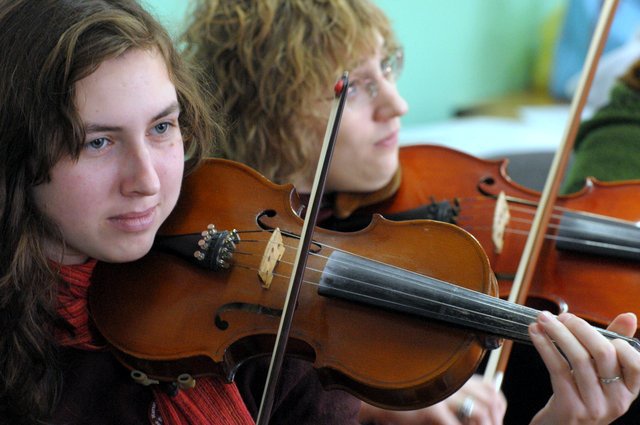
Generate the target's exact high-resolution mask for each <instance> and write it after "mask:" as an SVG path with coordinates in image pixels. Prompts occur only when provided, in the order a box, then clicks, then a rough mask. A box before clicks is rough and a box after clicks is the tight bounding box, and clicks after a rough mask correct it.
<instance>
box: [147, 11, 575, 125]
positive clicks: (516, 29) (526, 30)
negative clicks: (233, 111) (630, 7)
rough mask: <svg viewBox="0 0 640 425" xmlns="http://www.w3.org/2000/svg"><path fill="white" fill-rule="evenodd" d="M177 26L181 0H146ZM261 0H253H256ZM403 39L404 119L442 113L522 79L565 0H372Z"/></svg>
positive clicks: (521, 84) (517, 85)
mask: <svg viewBox="0 0 640 425" xmlns="http://www.w3.org/2000/svg"><path fill="white" fill-rule="evenodd" d="M146 1H147V5H148V7H149V8H150V9H151V10H153V11H155V13H156V15H157V16H158V18H159V19H160V20H161V21H162V22H163V23H164V24H165V25H166V26H167V28H169V29H170V30H171V32H173V33H174V34H177V33H178V31H179V28H180V25H181V24H182V20H183V17H184V16H185V13H186V10H187V7H188V2H187V1H185V0H146ZM256 1H260V0H256ZM375 1H376V3H377V4H378V5H379V6H380V7H381V8H382V9H383V10H384V11H385V12H386V13H387V15H388V16H389V17H390V18H391V20H392V23H393V26H394V29H395V30H396V32H397V34H398V38H399V39H400V40H401V41H402V43H403V44H404V46H405V54H406V62H405V63H406V65H405V71H404V74H403V76H402V78H401V79H400V81H399V82H398V85H399V89H400V92H401V93H402V94H403V95H404V97H405V98H406V99H407V101H408V103H409V108H410V110H409V113H408V114H407V115H406V116H405V117H404V119H403V123H404V124H405V125H417V124H420V123H425V122H432V121H437V120H441V119H445V118H448V117H450V116H451V115H452V113H453V112H454V111H455V110H456V109H459V108H464V107H468V106H471V105H473V104H476V103H478V102H481V101H483V100H487V99H491V98H495V97H499V96H501V95H504V94H506V93H509V92H514V91H518V90H522V89H524V88H526V87H527V86H529V84H530V81H531V79H532V70H533V67H534V63H535V61H536V57H537V53H538V50H539V44H540V39H541V35H540V28H541V25H542V23H543V22H544V21H545V20H546V19H548V17H549V15H550V13H551V12H552V11H554V10H555V9H556V8H557V7H559V6H560V5H561V4H563V3H564V0H375Z"/></svg>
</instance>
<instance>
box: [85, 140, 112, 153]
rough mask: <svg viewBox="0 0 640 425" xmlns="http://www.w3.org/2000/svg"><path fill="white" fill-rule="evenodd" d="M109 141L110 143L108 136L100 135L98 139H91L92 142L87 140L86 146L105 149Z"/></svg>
mask: <svg viewBox="0 0 640 425" xmlns="http://www.w3.org/2000/svg"><path fill="white" fill-rule="evenodd" d="M108 143H109V140H108V139H107V138H105V137H100V138H98V139H94V140H91V141H90V142H87V143H86V146H87V147H88V148H91V149H96V150H100V149H104V148H105V147H106V146H107V144H108Z"/></svg>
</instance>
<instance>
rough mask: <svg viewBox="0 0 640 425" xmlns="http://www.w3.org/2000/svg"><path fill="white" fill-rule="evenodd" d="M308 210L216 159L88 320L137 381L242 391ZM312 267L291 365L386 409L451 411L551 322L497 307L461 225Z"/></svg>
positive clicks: (100, 284)
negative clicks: (484, 367)
mask: <svg viewBox="0 0 640 425" xmlns="http://www.w3.org/2000/svg"><path fill="white" fill-rule="evenodd" d="M301 209H302V206H301V205H300V203H299V200H298V198H297V195H296V193H295V191H294V190H293V188H292V186H290V185H286V186H280V185H276V184H274V183H272V182H270V181H268V180H267V179H266V178H264V177H262V176H261V175H260V174H258V173H257V172H256V171H254V170H252V169H250V168H249V167H246V166H244V165H241V164H238V163H235V162H232V161H228V160H221V159H209V160H207V161H206V162H205V163H204V164H203V166H201V167H200V168H199V169H198V170H197V171H196V172H195V173H193V174H191V175H190V176H189V177H188V178H187V179H186V180H185V183H184V187H183V190H182V193H181V196H180V199H179V201H178V205H177V206H176V208H175V210H174V211H173V212H172V214H171V216H170V217H169V219H168V220H167V221H166V222H165V224H164V225H163V226H162V227H161V229H160V232H159V234H158V238H157V243H156V245H155V248H154V249H153V250H152V251H151V253H149V254H148V255H147V256H145V257H144V258H142V259H141V260H139V261H136V262H133V263H127V264H106V263H99V264H98V266H97V267H96V269H95V272H94V277H93V283H92V287H91V291H90V294H89V306H90V310H91V314H92V317H93V319H94V322H95V325H96V327H97V328H98V330H99V331H100V333H101V334H102V335H103V336H104V337H105V338H106V339H107V341H108V342H109V343H110V344H111V346H112V347H113V348H114V350H115V351H116V355H117V357H118V358H119V359H120V360H121V361H122V362H123V363H124V364H125V365H127V367H129V368H130V369H131V370H132V376H137V377H143V379H155V380H166V381H171V382H175V381H179V382H184V381H189V379H188V378H189V377H198V376H201V375H207V374H213V373H215V374H219V375H221V376H223V377H225V378H226V379H228V380H232V379H233V377H234V374H235V371H236V370H237V368H238V366H239V365H240V364H242V362H243V361H245V360H247V359H249V358H252V357H255V356H259V355H263V354H266V353H270V352H271V350H272V347H273V343H274V338H275V333H276V331H277V327H278V323H279V320H280V315H281V312H282V306H283V303H284V299H285V296H286V291H287V282H288V275H289V274H290V273H291V269H292V264H291V259H292V258H293V255H294V253H293V251H294V249H293V248H294V247H295V245H297V243H298V238H299V235H300V228H301V227H302V220H301V219H300V213H301ZM211 225H215V227H216V228H217V229H226V230H217V229H214V228H213V226H211ZM308 254H309V257H308V259H307V271H306V274H305V276H304V284H303V286H302V288H301V291H300V295H299V297H298V303H297V306H296V314H295V316H294V319H293V323H292V328H291V331H290V339H289V342H288V345H287V353H288V355H291V356H296V357H301V358H305V359H307V360H309V361H311V362H313V365H314V367H315V369H316V370H317V372H318V374H319V377H320V379H321V381H322V382H323V384H324V385H325V387H326V388H342V389H346V390H347V391H349V392H351V393H352V394H354V395H356V396H357V397H358V398H360V399H362V400H365V401H367V402H369V403H372V404H375V405H378V406H380V407H383V408H390V409H416V408H420V407H424V406H427V405H431V404H433V403H436V402H438V401H440V400H442V399H444V398H446V397H447V396H449V395H450V394H451V393H453V392H454V391H456V390H457V389H458V388H459V387H460V386H462V385H463V384H464V382H466V381H467V379H468V378H469V377H470V376H471V375H472V374H473V373H474V371H475V370H476V368H477V366H478V364H479V362H480V361H481V359H482V357H483V354H484V352H485V351H486V350H487V349H489V348H494V347H496V346H497V345H498V343H499V339H500V338H509V339H512V340H515V341H520V342H527V341H528V333H527V327H528V325H529V324H530V323H532V322H534V321H535V320H536V317H537V315H538V313H539V312H538V311H537V310H534V309H532V308H529V307H526V306H521V305H518V304H513V303H509V302H507V301H504V300H502V299H500V298H499V297H497V295H498V289H497V285H496V279H495V276H494V274H493V272H492V270H491V267H490V263H489V260H488V258H487V256H486V255H485V253H484V251H483V249H482V246H481V245H480V244H479V243H478V241H477V240H476V239H475V238H474V237H473V236H471V235H470V234H469V233H468V232H466V231H464V230H463V229H461V228H460V227H458V226H454V225H451V224H447V223H441V222H436V221H429V220H412V221H406V222H391V221H387V220H385V219H383V218H382V217H380V216H375V217H374V219H373V221H372V223H371V224H370V225H369V226H368V227H367V228H365V229H363V230H361V231H358V232H353V233H339V232H334V231H329V230H323V229H317V230H316V231H315V233H314V237H313V241H312V244H311V248H310V250H309V253H308ZM600 332H601V333H602V334H603V335H605V336H607V337H609V338H615V337H619V336H618V335H615V334H613V333H611V332H609V331H606V330H600ZM625 339H626V340H627V341H629V343H631V344H633V345H634V346H635V347H637V348H639V349H640V345H639V343H638V341H637V340H634V339H630V338H625ZM185 377H187V378H185Z"/></svg>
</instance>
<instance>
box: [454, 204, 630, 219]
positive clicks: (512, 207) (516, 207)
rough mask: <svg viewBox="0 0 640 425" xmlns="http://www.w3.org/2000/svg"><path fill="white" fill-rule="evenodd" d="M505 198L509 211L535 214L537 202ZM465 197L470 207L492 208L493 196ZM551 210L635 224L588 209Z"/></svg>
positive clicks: (561, 208) (564, 208) (559, 215)
mask: <svg viewBox="0 0 640 425" xmlns="http://www.w3.org/2000/svg"><path fill="white" fill-rule="evenodd" d="M507 198H508V201H507V202H508V203H509V211H520V212H524V213H526V214H530V215H532V216H533V215H535V211H536V207H537V206H538V204H537V203H533V202H530V201H527V200H525V199H520V198H513V197H507ZM461 199H465V198H461ZM466 199H470V200H471V201H472V202H471V205H470V209H473V208H481V209H492V208H494V205H495V199H493V198H487V197H474V198H466ZM509 199H510V200H509ZM476 202H479V203H480V204H484V205H481V206H477V205H474V204H475V203H476ZM466 209H467V206H466V205H465V210H466ZM552 211H554V212H559V213H565V212H566V213H572V214H575V215H577V216H583V217H591V218H596V219H601V220H606V221H615V222H618V223H622V224H629V225H635V222H634V221H631V220H625V219H621V218H618V217H611V216H607V215H603V214H598V213H593V212H589V211H580V210H575V209H572V208H567V207H562V206H558V205H556V206H555V207H553V210H552ZM555 217H561V214H556V215H555Z"/></svg>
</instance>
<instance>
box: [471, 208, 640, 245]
mask: <svg viewBox="0 0 640 425" xmlns="http://www.w3.org/2000/svg"><path fill="white" fill-rule="evenodd" d="M556 210H563V211H567V212H573V211H572V210H570V209H567V208H563V207H557V208H556ZM510 211H511V212H522V213H524V214H528V215H531V216H533V214H534V211H532V210H531V209H528V208H522V207H515V208H513V209H510ZM580 215H584V216H586V217H593V218H603V217H605V216H600V215H597V214H591V213H580ZM465 218H466V219H467V220H469V219H470V217H468V216H465ZM562 218H563V216H562V215H558V214H552V217H551V219H552V221H551V222H550V223H549V225H548V228H550V229H555V230H561V229H563V226H562V224H561V222H560V220H561V219H562ZM606 219H607V220H610V221H614V222H618V223H621V224H627V225H629V224H630V225H633V226H635V223H634V222H630V221H627V220H621V219H617V218H611V217H606ZM509 222H510V223H513V222H515V223H522V224H531V223H532V220H529V219H527V218H521V217H516V216H512V217H511V218H510V221H509ZM460 226H461V227H462V228H464V229H465V230H467V231H470V232H478V231H486V232H491V231H492V230H493V227H492V224H491V223H487V224H486V225H485V226H478V225H475V224H474V225H468V224H466V223H465V221H464V220H460ZM505 232H508V233H511V234H516V235H522V236H527V235H528V234H529V232H528V231H525V230H522V229H513V227H511V226H509V225H507V226H506V228H505ZM589 236H590V237H591V238H578V237H574V238H572V237H568V236H558V235H556V234H553V233H546V234H545V239H547V240H556V241H567V242H574V243H576V244H581V245H589V246H592V247H601V248H609V249H615V250H617V251H622V252H627V253H636V252H639V251H640V248H636V247H632V246H630V245H637V240H636V237H635V235H632V234H628V235H627V237H626V238H625V239H624V240H626V241H628V244H626V245H623V244H616V243H611V242H603V241H601V240H597V239H593V238H594V237H598V236H599V237H601V238H609V237H610V233H609V232H607V230H606V229H601V230H599V229H595V230H594V229H590V231H589ZM618 239H621V236H619V235H618Z"/></svg>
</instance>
